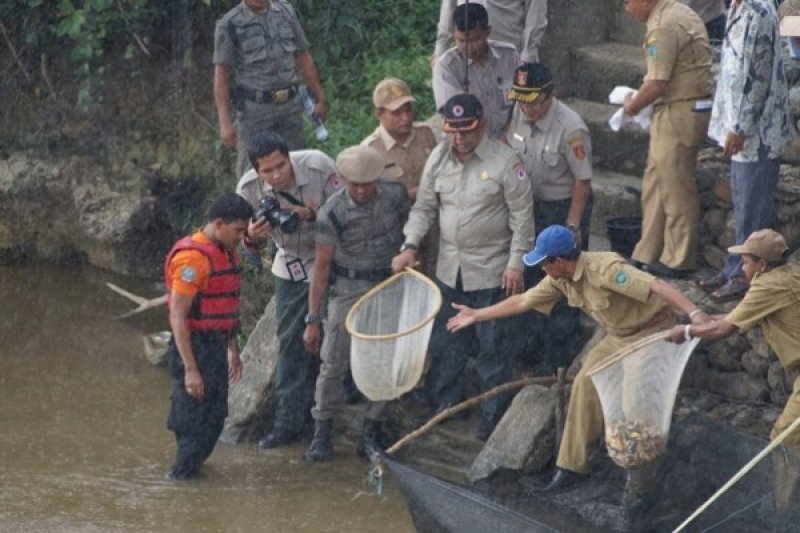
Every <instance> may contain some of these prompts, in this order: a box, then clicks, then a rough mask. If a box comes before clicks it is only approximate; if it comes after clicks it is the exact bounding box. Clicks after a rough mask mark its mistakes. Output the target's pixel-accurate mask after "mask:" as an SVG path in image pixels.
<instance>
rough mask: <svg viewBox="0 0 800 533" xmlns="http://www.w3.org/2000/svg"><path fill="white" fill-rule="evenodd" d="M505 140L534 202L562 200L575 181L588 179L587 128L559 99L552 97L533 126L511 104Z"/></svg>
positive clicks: (590, 159) (569, 195)
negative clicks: (525, 177) (521, 167)
mask: <svg viewBox="0 0 800 533" xmlns="http://www.w3.org/2000/svg"><path fill="white" fill-rule="evenodd" d="M507 140H508V144H509V145H510V146H511V148H513V149H514V151H515V152H517V153H518V154H519V156H520V157H521V158H522V161H523V163H524V164H525V170H526V171H527V173H528V177H529V178H530V179H531V186H532V192H533V198H534V199H535V200H536V201H545V202H552V201H556V200H566V199H567V198H570V197H571V196H572V186H573V184H574V183H575V180H591V179H592V145H591V141H590V140H589V129H588V128H587V127H586V123H584V122H583V119H581V117H580V116H578V114H577V113H576V112H575V111H573V110H572V109H570V108H569V107H567V106H566V105H565V104H564V103H563V102H561V101H560V100H553V103H552V104H551V106H550V109H549V110H548V111H547V113H546V114H545V115H544V116H543V117H542V118H541V119H540V120H538V121H536V124H534V125H531V124H529V123H528V122H526V120H525V114H524V113H523V112H522V109H520V107H519V106H514V112H513V114H512V115H511V127H510V128H509V130H508V134H507Z"/></svg>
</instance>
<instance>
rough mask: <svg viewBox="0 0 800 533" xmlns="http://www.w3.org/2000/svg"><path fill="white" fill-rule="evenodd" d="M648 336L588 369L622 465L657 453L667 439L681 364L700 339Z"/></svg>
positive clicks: (612, 450) (612, 452) (611, 451)
mask: <svg viewBox="0 0 800 533" xmlns="http://www.w3.org/2000/svg"><path fill="white" fill-rule="evenodd" d="M664 336H665V333H658V334H656V335H652V336H650V337H646V338H644V339H642V340H641V341H638V342H637V343H635V344H633V345H632V346H630V347H628V348H627V349H625V350H623V351H622V352H619V353H618V354H616V355H615V356H614V357H613V358H612V359H610V360H609V361H608V362H606V363H604V364H603V365H601V366H599V367H598V368H596V369H594V370H592V371H590V372H589V376H590V377H591V378H592V382H593V383H594V386H595V388H596V389H597V394H598V395H599V396H600V403H601V404H602V406H603V417H604V419H605V428H606V430H605V440H606V447H607V448H608V455H609V457H611V459H613V460H614V462H615V463H617V464H618V465H619V466H621V467H623V468H635V467H637V466H641V465H643V464H645V463H648V462H650V461H652V460H654V459H656V458H657V457H658V456H659V455H660V454H661V452H662V451H664V449H665V447H666V445H667V435H668V434H669V426H670V422H671V420H672V408H673V406H674V404H675V395H676V394H677V392H678V385H679V384H680V380H681V375H683V369H684V368H685V367H686V362H687V361H688V360H689V355H691V353H692V351H693V350H694V347H695V346H697V343H698V342H699V341H700V340H699V339H693V340H692V341H690V342H684V343H683V344H673V343H670V342H667V341H665V340H664Z"/></svg>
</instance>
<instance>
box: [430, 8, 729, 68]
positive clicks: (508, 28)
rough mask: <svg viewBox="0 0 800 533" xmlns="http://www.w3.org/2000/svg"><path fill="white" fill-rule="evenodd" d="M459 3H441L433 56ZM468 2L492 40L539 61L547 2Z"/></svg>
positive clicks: (444, 44) (446, 38) (445, 41)
mask: <svg viewBox="0 0 800 533" xmlns="http://www.w3.org/2000/svg"><path fill="white" fill-rule="evenodd" d="M720 1H721V0H720ZM463 3H464V0H457V1H456V0H442V7H441V9H440V10H439V26H438V29H437V32H436V49H435V51H434V55H435V56H440V55H442V54H443V53H444V51H445V50H447V48H448V47H449V46H450V39H451V37H452V36H453V12H454V11H455V10H456V5H461V4H463ZM470 3H473V4H481V5H483V7H485V8H486V11H487V12H488V13H489V26H491V28H492V33H491V35H490V37H491V38H492V39H494V40H495V41H502V42H504V43H508V44H511V45H514V48H516V49H517V52H519V56H520V60H522V61H524V62H526V63H533V62H536V61H539V45H540V44H541V42H542V37H543V36H544V30H545V29H546V28H547V0H485V1H483V0H471V2H470Z"/></svg>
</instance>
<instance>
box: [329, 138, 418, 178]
mask: <svg viewBox="0 0 800 533" xmlns="http://www.w3.org/2000/svg"><path fill="white" fill-rule="evenodd" d="M336 168H337V170H338V171H339V175H341V176H342V177H343V178H344V179H345V180H347V181H349V182H351V183H372V182H374V181H375V180H377V179H378V178H399V177H400V176H401V175H402V174H403V171H402V170H401V169H400V167H398V166H397V165H395V164H394V163H392V162H391V161H387V160H386V159H385V158H384V157H383V156H382V155H381V153H380V152H379V151H377V150H376V149H375V148H372V147H369V146H352V147H350V148H345V149H344V150H342V151H341V152H339V157H337V158H336Z"/></svg>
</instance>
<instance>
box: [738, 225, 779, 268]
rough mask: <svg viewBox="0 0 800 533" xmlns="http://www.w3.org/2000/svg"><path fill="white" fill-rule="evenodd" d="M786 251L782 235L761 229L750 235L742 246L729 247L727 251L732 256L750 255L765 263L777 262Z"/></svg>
mask: <svg viewBox="0 0 800 533" xmlns="http://www.w3.org/2000/svg"><path fill="white" fill-rule="evenodd" d="M788 249H789V247H788V246H786V239H784V238H783V235H781V234H780V233H778V232H777V231H773V230H771V229H762V230H758V231H754V232H753V233H751V234H750V236H749V237H748V238H747V240H746V241H744V244H740V245H739V246H731V247H730V248H728V251H729V252H730V253H732V254H752V255H754V256H756V257H760V258H761V259H764V260H766V261H777V260H778V259H781V258H782V257H783V254H785V253H786V250H788Z"/></svg>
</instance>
